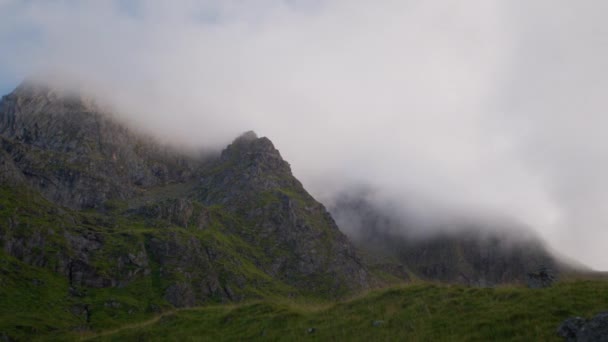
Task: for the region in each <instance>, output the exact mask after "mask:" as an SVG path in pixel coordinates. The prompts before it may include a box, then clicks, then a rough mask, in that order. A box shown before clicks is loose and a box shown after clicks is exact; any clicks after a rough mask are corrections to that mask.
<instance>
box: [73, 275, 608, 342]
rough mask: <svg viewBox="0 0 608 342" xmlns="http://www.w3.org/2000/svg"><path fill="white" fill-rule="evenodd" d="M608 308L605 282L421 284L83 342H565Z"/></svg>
mask: <svg viewBox="0 0 608 342" xmlns="http://www.w3.org/2000/svg"><path fill="white" fill-rule="evenodd" d="M607 308H608V282H603V281H575V282H564V283H560V284H558V285H556V286H555V287H553V288H549V289H543V290H531V289H527V288H520V287H503V288H486V289H482V288H469V287H461V286H443V285H435V284H428V283H421V284H412V285H406V286H402V287H395V288H391V289H385V290H379V291H374V292H370V293H368V294H366V295H364V296H361V297H359V298H355V299H352V300H349V301H345V302H341V303H337V304H330V303H322V302H317V303H308V304H306V303H297V302H293V301H285V300H278V299H277V300H268V301H259V302H253V303H247V304H241V305H225V306H209V307H202V308H194V309H184V310H179V311H171V312H169V313H166V314H164V315H162V316H158V317H156V318H155V319H152V320H150V321H148V322H144V323H140V324H136V325H133V326H130V327H126V328H124V329H118V330H113V331H107V332H105V334H104V333H103V332H102V333H101V334H99V335H91V334H84V335H81V338H86V339H92V340H95V341H124V340H140V341H142V340H145V341H148V340H152V341H154V340H156V341H166V340H175V341H178V340H179V341H194V340H201V339H204V340H213V341H218V340H250V339H267V340H304V339H318V340H337V341H353V340H357V341H365V340H367V341H372V340H373V341H404V340H408V341H412V340H413V341H441V340H468V341H470V340H473V341H489V340H521V341H551V340H556V341H559V340H560V338H559V337H557V336H556V334H555V331H556V328H557V326H558V325H559V324H560V323H561V322H562V321H563V320H564V319H565V318H567V317H570V316H573V315H580V316H587V317H588V316H591V315H594V314H595V313H597V312H599V311H602V310H606V309H607ZM310 328H313V329H314V332H309V329H310Z"/></svg>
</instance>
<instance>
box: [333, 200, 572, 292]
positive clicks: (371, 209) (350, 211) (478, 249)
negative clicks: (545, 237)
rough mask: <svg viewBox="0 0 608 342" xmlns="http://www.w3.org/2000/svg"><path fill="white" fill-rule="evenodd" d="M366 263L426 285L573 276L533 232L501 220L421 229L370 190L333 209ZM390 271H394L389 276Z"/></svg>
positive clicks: (472, 220) (569, 268)
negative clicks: (541, 274) (542, 273)
mask: <svg viewBox="0 0 608 342" xmlns="http://www.w3.org/2000/svg"><path fill="white" fill-rule="evenodd" d="M330 210H331V212H332V215H333V216H334V217H335V218H336V221H337V222H338V223H339V225H340V227H343V228H344V229H345V231H347V232H350V234H349V237H350V238H351V239H352V241H353V243H354V244H355V245H356V246H358V247H359V248H360V249H361V250H362V251H364V252H365V254H364V255H366V256H367V263H368V264H370V265H374V264H378V265H380V266H383V267H384V268H385V269H386V265H392V269H397V270H400V271H399V272H400V273H403V272H405V273H407V274H408V275H409V276H410V277H412V278H418V279H422V280H431V281H440V282H446V283H457V284H464V285H470V286H494V285H497V284H506V283H509V284H511V283H526V282H527V281H528V274H529V273H534V272H537V271H538V270H539V269H540V268H543V267H545V268H548V269H550V270H551V272H553V273H559V272H561V271H564V272H572V271H573V269H572V267H571V266H568V265H566V264H565V263H563V262H562V261H561V259H558V258H556V257H555V256H554V255H553V254H552V253H551V252H550V251H549V250H548V249H547V248H546V246H545V245H544V244H543V242H542V241H541V240H540V239H539V238H538V237H536V236H534V235H533V234H532V233H531V232H530V231H529V230H526V229H524V228H522V227H519V226H517V225H516V224H513V223H501V222H499V221H497V220H485V221H482V220H481V219H469V220H457V219H454V220H452V222H450V223H449V226H447V227H443V226H442V227H433V226H430V227H429V226H426V225H421V224H420V223H416V222H415V221H414V220H408V219H407V217H404V216H403V215H400V214H399V213H398V212H396V211H394V210H391V209H389V208H386V207H383V206H380V205H378V204H376V203H375V202H374V201H373V200H370V193H369V192H368V191H352V192H349V193H348V194H343V195H341V196H338V199H337V200H336V201H335V203H334V204H333V206H332V207H331V208H330ZM390 272H391V271H390V270H389V273H390Z"/></svg>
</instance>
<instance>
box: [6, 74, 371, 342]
mask: <svg viewBox="0 0 608 342" xmlns="http://www.w3.org/2000/svg"><path fill="white" fill-rule="evenodd" d="M0 193H1V196H0V275H2V276H1V278H0V282H1V284H2V285H3V286H0V307H2V308H3V310H0V311H2V314H0V315H1V316H2V317H0V322H1V323H0V331H2V330H3V328H6V327H9V326H10V327H13V328H14V326H13V325H11V323H15V324H17V325H22V326H24V329H26V330H27V329H34V328H33V327H34V326H36V327H37V328H36V329H38V331H37V332H39V333H42V332H47V333H48V331H40V329H42V330H44V329H51V328H50V326H51V325H52V324H49V325H48V326H44V327H42V328H40V327H39V326H38V325H39V323H38V322H37V320H33V321H32V322H29V323H28V322H27V320H25V323H24V320H23V317H25V316H28V317H29V316H32V314H33V313H35V314H34V316H36V315H37V314H38V313H39V314H42V313H43V312H44V315H45V317H46V316H51V317H58V318H59V317H61V318H62V319H61V321H60V322H57V323H56V324H58V326H60V327H64V328H71V329H75V328H79V327H82V328H90V327H95V326H96V325H102V324H104V326H105V325H107V324H108V322H110V325H111V324H118V322H120V319H121V317H122V319H124V317H123V316H132V317H137V315H146V314H148V313H150V312H155V311H158V310H163V308H166V307H170V306H175V307H188V306H194V305H201V304H203V303H210V302H225V301H240V300H246V299H255V298H262V297H267V296H285V297H293V296H296V297H298V296H313V297H318V298H336V297H341V296H344V295H346V294H349V293H354V292H358V291H360V290H364V289H367V288H369V287H370V286H371V285H372V283H373V277H372V276H371V275H370V273H369V272H368V270H367V268H366V266H364V265H363V264H362V261H361V260H360V258H359V256H358V255H357V253H356V251H355V249H354V248H353V246H352V245H351V244H350V242H349V240H348V239H347V238H346V236H345V235H344V234H342V233H341V232H340V230H339V229H338V227H337V225H336V224H335V222H334V220H333V218H332V217H331V215H330V214H329V213H328V212H327V210H326V209H325V207H324V206H323V205H322V204H320V203H319V202H317V201H316V200H315V199H314V198H313V197H312V196H311V195H310V194H308V193H307V192H306V190H305V189H304V188H303V187H302V185H301V183H300V182H299V181H298V180H297V179H296V178H295V177H294V176H293V175H292V173H291V169H290V166H289V164H288V163H287V162H286V161H284V160H283V158H282V157H281V155H280V153H279V151H278V150H277V149H275V147H274V146H273V144H272V142H271V141H270V140H269V139H267V138H258V137H257V136H256V135H255V133H253V132H249V133H246V134H244V135H242V136H241V137H238V138H237V139H236V140H235V141H234V142H233V143H232V144H230V145H229V146H228V147H227V148H226V149H224V150H223V151H222V152H221V154H216V155H212V154H200V155H195V154H186V153H182V152H180V151H177V150H175V149H172V148H171V147H167V146H164V145H162V144H160V143H158V142H156V141H155V140H154V139H152V138H150V137H147V136H145V135H143V134H140V133H138V132H136V131H133V130H131V129H129V128H128V126H126V125H125V124H124V123H122V122H120V121H119V120H118V119H116V118H115V117H113V116H112V115H111V114H110V113H107V112H105V111H104V110H103V109H101V108H100V107H99V106H97V105H96V104H95V103H92V102H90V101H88V100H86V99H85V98H83V97H81V96H77V95H70V94H65V93H61V92H58V91H56V90H53V89H52V88H49V87H45V86H41V85H37V84H31V83H26V84H23V85H21V86H19V87H18V88H17V89H16V90H15V91H14V92H12V93H11V94H9V95H7V96H5V97H3V98H2V101H1V102H0ZM31 296H37V297H38V298H39V300H40V301H43V302H46V301H47V300H48V301H49V303H50V302H52V303H54V304H53V307H52V308H45V309H44V310H40V308H38V307H37V305H38V304H39V303H37V300H36V301H35V302H32V301H31ZM7 308H10V310H9V309H7ZM66 313H67V314H66ZM19 317H20V318H21V319H19ZM112 322H114V323H112ZM28 324H29V325H28ZM3 326H4V327H3Z"/></svg>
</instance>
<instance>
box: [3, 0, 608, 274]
mask: <svg viewBox="0 0 608 342" xmlns="http://www.w3.org/2000/svg"><path fill="white" fill-rule="evenodd" d="M606 13H608V2H606V1H566V0H563V1H562V0H537V1H523V0H522V1H519V0H504V1H499V0H496V1H493V0H487V1H449V2H445V1H434V2H432V1H422V0H408V1H406V0H399V1H389V0H387V1H354V0H344V1H342V0H315V1H305V0H291V1H288V0H284V1H278V0H260V1H236V0H234V1H230V0H222V1H194V0H192V1H189V0H184V1H160V0H159V1H153V0H151V1H136V0H131V1H129V0H123V1H74V0H71V1H68V0H65V1H52V0H30V1H21V0H0V91H2V92H3V93H7V92H9V91H10V90H11V89H12V88H14V87H15V86H16V85H17V84H18V83H19V82H20V81H21V80H22V79H23V78H24V77H27V76H31V75H47V76H48V75H53V79H54V80H56V81H57V80H61V81H62V82H63V83H66V80H69V82H68V83H69V84H70V85H73V84H79V87H80V88H82V89H85V90H87V91H89V92H93V93H95V94H96V95H97V96H99V97H100V98H103V99H105V100H107V101H109V102H111V103H113V104H114V105H115V106H116V108H118V109H119V111H120V114H121V115H123V116H124V117H127V118H128V119H129V120H132V121H134V122H135V123H136V124H137V125H138V126H140V127H143V128H144V129H146V130H149V131H151V132H153V133H154V134H156V135H158V136H160V137H162V138H164V139H169V140H171V141H174V142H177V143H180V144H187V145H192V146H222V145H224V144H226V143H228V142H229V141H230V140H231V139H232V138H234V136H236V135H237V134H239V133H240V132H243V131H246V130H249V129H253V130H255V131H256V132H258V134H259V135H265V136H268V137H269V138H270V139H271V140H273V142H274V143H275V145H276V146H277V147H278V148H279V150H280V151H281V153H282V154H283V156H284V157H285V159H287V160H288V161H289V162H290V163H291V164H292V168H293V170H294V173H295V174H296V176H298V177H299V178H300V179H301V180H302V181H303V183H304V185H305V186H306V187H307V188H308V189H309V190H310V191H311V192H312V193H313V194H314V195H316V196H317V197H319V198H320V199H322V200H324V201H331V197H332V194H334V193H336V192H338V191H340V190H342V189H343V188H344V187H349V186H351V185H352V184H360V183H363V184H369V185H372V186H375V187H378V188H379V189H381V193H382V194H383V196H385V197H386V198H389V199H391V200H393V201H394V203H404V204H403V205H414V206H416V203H417V205H418V207H420V208H421V210H422V209H424V210H426V211H428V213H427V214H428V215H431V216H432V215H438V213H439V212H441V211H442V210H444V209H446V208H449V209H446V210H459V211H466V212H483V213H496V214H498V215H502V216H508V217H513V218H514V219H517V220H520V221H522V222H524V223H526V224H528V225H530V226H532V227H534V229H535V230H536V231H537V232H539V233H540V234H541V235H542V236H543V237H544V238H545V239H546V240H547V241H548V242H549V243H550V245H551V246H552V247H553V248H554V249H556V250H558V251H560V252H561V253H564V254H566V255H568V256H571V257H573V258H575V259H577V260H580V261H582V262H584V263H586V264H588V265H590V266H593V267H595V268H598V269H603V270H608V249H607V248H606V245H607V243H608V229H607V226H608V139H607V138H606V134H605V130H606V129H607V128H608V115H606V113H605V110H606V107H607V101H608V96H606V94H605V93H606V91H607V89H608V84H607V83H608V81H607V80H608V21H606V20H605V15H606ZM83 85H86V86H85V87H83ZM429 208H431V209H429Z"/></svg>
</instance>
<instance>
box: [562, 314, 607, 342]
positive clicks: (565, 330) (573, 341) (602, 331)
mask: <svg viewBox="0 0 608 342" xmlns="http://www.w3.org/2000/svg"><path fill="white" fill-rule="evenodd" d="M557 334H558V335H559V336H561V337H563V338H564V340H565V341H568V342H606V341H608V312H602V313H599V314H597V315H596V316H595V317H593V318H591V319H587V320H586V319H584V318H581V317H572V318H568V319H567V320H565V321H564V322H563V323H562V324H561V325H560V326H559V328H558V329H557Z"/></svg>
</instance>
